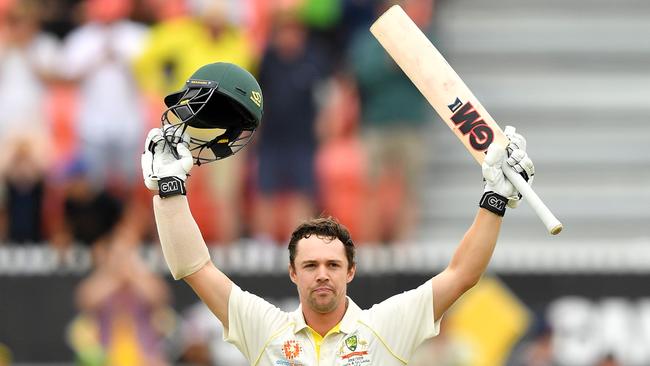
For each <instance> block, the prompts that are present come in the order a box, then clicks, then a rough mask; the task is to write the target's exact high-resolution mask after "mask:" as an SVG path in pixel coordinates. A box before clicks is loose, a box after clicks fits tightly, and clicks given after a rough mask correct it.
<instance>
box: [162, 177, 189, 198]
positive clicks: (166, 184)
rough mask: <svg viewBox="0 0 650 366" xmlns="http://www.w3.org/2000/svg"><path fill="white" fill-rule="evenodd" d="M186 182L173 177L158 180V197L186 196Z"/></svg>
mask: <svg viewBox="0 0 650 366" xmlns="http://www.w3.org/2000/svg"><path fill="white" fill-rule="evenodd" d="M186 193H187V191H186V190H185V181H183V180H182V179H181V178H178V177H175V176H171V177H164V178H160V179H159V180H158V195H159V196H160V198H167V197H172V196H178V195H183V196H184V195H186Z"/></svg>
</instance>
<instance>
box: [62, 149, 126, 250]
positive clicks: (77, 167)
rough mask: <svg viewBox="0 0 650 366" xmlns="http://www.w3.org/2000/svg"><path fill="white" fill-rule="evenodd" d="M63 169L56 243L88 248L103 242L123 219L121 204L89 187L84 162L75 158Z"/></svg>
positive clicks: (112, 197) (101, 189) (97, 189)
mask: <svg viewBox="0 0 650 366" xmlns="http://www.w3.org/2000/svg"><path fill="white" fill-rule="evenodd" d="M66 170H67V171H66V174H65V175H66V180H67V182H66V187H65V198H64V203H63V207H64V209H63V217H64V220H63V221H64V222H63V226H62V227H61V228H59V232H58V233H57V236H56V239H55V241H56V244H57V245H58V246H61V247H66V246H69V245H70V244H71V243H72V242H75V243H80V244H84V245H89V246H90V245H91V246H96V244H102V243H106V242H107V241H108V240H109V238H110V236H111V233H112V232H113V230H114V229H115V228H116V227H117V225H118V223H119V222H120V219H121V217H122V212H123V203H122V201H120V200H119V199H117V198H115V197H114V196H112V195H111V194H109V193H108V192H107V191H106V190H105V189H103V188H99V187H97V186H95V185H93V184H92V181H91V180H90V178H89V177H88V165H87V163H85V162H84V161H82V160H80V159H78V160H76V161H74V162H73V163H72V164H70V166H69V167H68V168H67V169H66Z"/></svg>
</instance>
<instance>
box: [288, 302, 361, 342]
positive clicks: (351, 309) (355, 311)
mask: <svg viewBox="0 0 650 366" xmlns="http://www.w3.org/2000/svg"><path fill="white" fill-rule="evenodd" d="M346 298H347V300H348V308H347V309H346V310H345V314H344V315H343V319H341V322H340V323H339V327H340V330H341V332H343V333H345V334H349V333H352V332H354V330H355V329H356V325H357V320H358V319H359V315H360V314H361V308H359V306H357V304H355V303H354V301H352V299H350V298H349V297H346ZM293 318H294V321H295V325H294V328H293V333H294V334H296V333H298V332H300V331H301V330H303V329H307V323H306V322H305V316H304V315H303V314H302V304H300V305H299V306H298V309H296V310H295V311H294V312H293Z"/></svg>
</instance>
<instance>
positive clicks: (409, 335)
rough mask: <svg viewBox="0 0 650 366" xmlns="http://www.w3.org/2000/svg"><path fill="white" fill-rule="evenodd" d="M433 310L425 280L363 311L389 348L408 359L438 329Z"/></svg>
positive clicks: (429, 282)
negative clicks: (419, 284)
mask: <svg viewBox="0 0 650 366" xmlns="http://www.w3.org/2000/svg"><path fill="white" fill-rule="evenodd" d="M433 311H434V309H433V287H432V284H431V280H429V281H427V282H425V283H424V284H423V285H421V286H419V287H418V288H416V289H413V290H410V291H406V292H403V293H401V294H399V295H395V296H393V297H391V298H389V299H387V300H385V301H382V302H381V303H379V304H376V305H374V306H373V307H372V308H370V310H368V311H367V316H368V320H367V321H368V326H370V327H371V328H373V330H374V331H375V332H376V333H377V335H378V336H379V337H380V338H381V339H382V342H384V343H385V344H386V346H387V347H389V348H390V349H391V352H393V353H394V354H395V355H397V356H399V357H400V358H402V359H405V360H408V359H410V357H411V355H412V354H413V352H414V351H415V349H416V348H417V347H418V346H419V345H420V344H422V342H424V341H425V340H427V339H429V338H432V337H435V336H436V335H438V333H439V332H440V319H438V321H437V322H436V321H434V316H433Z"/></svg>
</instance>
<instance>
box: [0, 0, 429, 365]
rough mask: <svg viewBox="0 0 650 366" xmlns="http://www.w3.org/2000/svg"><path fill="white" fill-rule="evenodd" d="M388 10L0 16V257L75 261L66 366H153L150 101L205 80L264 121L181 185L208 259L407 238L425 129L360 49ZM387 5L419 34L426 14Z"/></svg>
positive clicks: (421, 106) (31, 10) (122, 6)
mask: <svg viewBox="0 0 650 366" xmlns="http://www.w3.org/2000/svg"><path fill="white" fill-rule="evenodd" d="M393 3H397V2H396V1H384V0H273V1H268V0H0V144H2V146H3V154H0V182H1V184H0V245H3V243H4V245H34V244H42V245H50V246H52V247H53V248H55V249H56V250H57V251H60V252H61V253H64V252H66V250H68V249H69V248H72V247H74V246H85V247H87V248H89V250H90V251H91V253H92V257H93V263H94V269H93V270H92V272H91V273H90V274H89V275H88V277H87V278H85V279H84V280H83V281H82V282H81V283H80V284H79V287H78V290H77V294H76V306H77V308H78V309H79V314H80V315H79V317H77V318H76V319H75V320H74V321H73V322H72V323H71V325H70V328H69V329H68V336H67V337H68V343H69V344H70V346H71V348H72V349H73V350H74V351H75V355H76V358H77V360H78V361H79V362H80V363H81V364H88V365H94V364H119V365H129V364H133V365H137V364H140V365H144V364H146V365H158V364H165V363H166V358H167V356H168V353H165V350H164V349H163V348H164V347H163V344H162V343H163V340H164V339H167V338H169V337H170V336H171V335H170V332H172V333H173V329H174V327H173V326H170V325H169V323H170V322H169V321H168V319H169V317H167V316H166V315H165V314H166V311H167V310H168V309H169V297H170V295H169V289H168V288H167V287H166V284H165V282H164V281H163V280H162V279H161V278H159V277H158V276H157V275H155V274H153V273H149V272H148V271H147V269H146V266H144V265H142V264H141V263H140V262H139V259H138V255H137V250H138V247H139V246H140V245H141V243H155V242H156V241H157V236H156V235H157V234H156V230H155V223H154V222H153V215H152V211H151V193H150V192H148V191H147V190H146V188H145V187H144V186H143V184H142V178H141V173H140V166H139V160H140V154H141V152H142V144H143V141H144V137H145V135H146V133H147V131H148V130H149V129H150V128H153V127H157V126H159V125H160V116H161V114H162V112H163V111H164V109H165V107H164V104H163V97H164V96H165V95H167V94H169V93H171V92H174V91H177V90H179V89H181V88H182V87H183V86H184V82H185V80H186V79H187V78H188V77H189V75H190V74H191V73H192V72H193V71H194V70H196V69H197V68H198V67H200V66H202V65H204V64H207V63H212V62H219V61H225V62H232V63H236V64H238V65H240V66H242V67H244V68H246V69H248V70H250V71H251V72H252V73H253V74H254V75H255V76H256V78H257V79H258V80H259V82H260V85H261V87H262V91H263V94H264V105H265V108H264V117H263V120H262V125H261V127H260V129H259V130H258V131H257V134H256V135H257V136H256V137H255V138H254V140H253V142H252V143H251V146H248V147H247V148H246V149H244V150H242V151H241V152H240V153H238V154H237V155H235V156H234V157H231V158H228V159H225V160H222V161H219V162H218V163H213V164H210V165H208V166H202V167H200V168H195V169H194V170H193V171H192V177H191V178H190V179H189V180H188V192H189V194H188V199H189V200H190V204H191V207H192V211H193V214H194V216H195V218H196V219H197V222H198V224H199V226H200V228H201V231H202V233H203V235H204V237H205V240H206V242H207V243H208V244H209V245H230V244H232V243H235V242H237V241H238V240H239V239H241V238H250V239H253V240H256V241H259V242H262V243H268V244H269V245H274V244H279V245H284V243H285V242H286V239H287V238H288V235H289V233H290V232H291V230H292V229H293V227H295V225H296V224H297V223H298V222H300V221H301V220H303V219H306V218H310V217H313V216H317V215H332V216H335V217H337V218H338V219H339V220H340V221H341V222H343V223H344V224H345V225H346V226H348V227H349V229H350V231H351V232H352V234H353V237H354V238H355V241H356V242H357V243H359V244H389V243H396V242H401V241H406V240H408V239H409V238H410V236H411V235H412V233H413V229H414V227H415V226H416V223H417V221H418V214H417V212H418V207H417V202H418V199H417V192H418V182H419V175H420V173H421V171H422V162H423V159H422V157H423V154H424V151H423V147H424V143H423V142H422V135H423V134H422V132H421V130H422V128H423V126H424V125H425V122H426V121H427V120H428V119H429V117H430V115H431V112H430V111H429V109H427V106H426V104H425V102H424V99H423V98H422V97H421V96H420V95H419V94H418V91H417V90H416V89H415V88H413V87H412V85H411V83H410V81H408V79H406V77H405V76H404V75H403V74H402V72H401V71H400V70H399V69H398V68H397V66H396V65H395V64H394V63H393V62H392V61H391V60H390V58H389V57H388V56H387V55H386V54H385V52H384V51H383V50H382V49H381V47H380V46H379V44H378V43H377V42H376V41H375V40H374V39H373V38H372V36H371V34H370V33H369V31H368V27H369V25H370V23H371V22H372V21H373V20H374V19H375V18H376V17H377V15H378V14H379V13H380V12H382V11H383V10H385V9H386V8H387V7H388V6H390V5H392V4H393ZM399 3H401V4H402V5H403V6H404V8H405V10H406V11H407V12H408V13H409V14H410V15H411V16H412V17H413V19H414V20H415V21H416V22H417V23H418V25H420V27H421V28H422V29H423V30H425V31H427V32H430V30H431V29H432V27H431V26H432V19H433V14H434V0H406V1H401V2H399ZM194 313H195V314H203V313H201V311H199V310H196V311H195V312H194ZM194 313H193V314H194ZM197 316H200V317H202V319H205V317H206V315H205V314H203V315H197ZM207 317H209V315H207ZM191 318H192V317H191V316H190V322H189V324H190V328H191V324H193V323H192V321H191ZM194 323H196V324H201V327H204V325H202V324H203V322H198V323H197V322H194ZM215 323H216V321H215ZM170 329H172V330H170ZM205 332H212V330H210V329H207V330H205ZM188 334H190V335H188V337H187V338H188V339H191V338H192V337H194V338H197V337H198V336H197V334H201V332H200V329H193V331H192V332H190V333H188ZM199 338H200V337H199ZM199 344H200V343H199ZM183 350H184V351H183V352H185V356H183V357H186V360H187V361H191V362H194V363H197V364H209V363H211V362H212V363H214V360H210V357H209V355H210V352H209V349H207V348H206V347H205V345H204V347H203V348H202V347H198V348H197V347H194V346H192V345H191V344H190V345H189V346H187V347H184V348H183ZM167 351H168V350H167ZM229 364H236V362H234V361H232V362H229Z"/></svg>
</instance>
